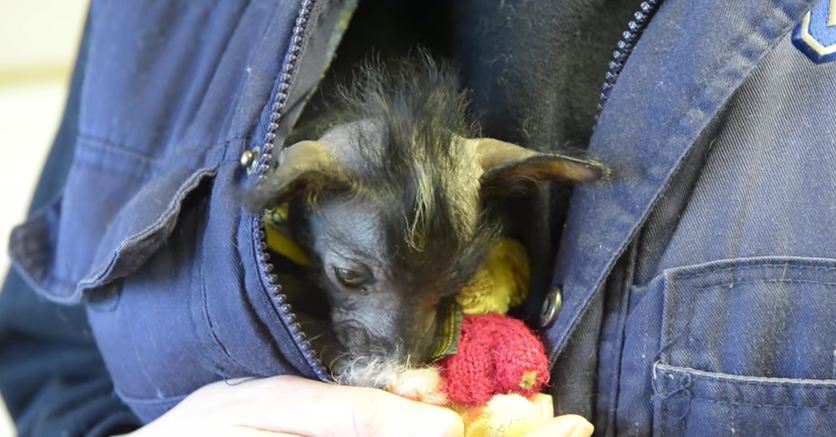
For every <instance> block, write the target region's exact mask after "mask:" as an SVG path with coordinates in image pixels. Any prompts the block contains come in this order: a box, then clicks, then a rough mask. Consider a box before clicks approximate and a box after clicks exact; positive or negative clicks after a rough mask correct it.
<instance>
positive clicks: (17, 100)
mask: <svg viewBox="0 0 836 437" xmlns="http://www.w3.org/2000/svg"><path fill="white" fill-rule="evenodd" d="M87 3H88V2H87V0H29V1H20V0H0V11H2V12H0V201H2V203H3V207H2V208H0V245H2V247H3V251H2V255H0V271H2V272H3V275H5V272H6V270H7V269H8V268H9V258H8V255H7V254H6V250H5V248H6V247H7V243H8V236H9V235H8V234H9V231H10V230H11V228H12V226H14V225H15V224H17V223H19V222H21V221H22V220H23V219H24V217H25V215H26V209H27V207H28V204H29V198H30V197H31V196H32V193H33V191H34V187H35V182H36V180H37V177H38V176H39V174H40V171H41V167H42V166H43V163H44V160H45V159H46V155H47V152H48V150H49V146H50V143H51V142H52V138H53V136H54V135H55V132H56V129H57V127H58V122H59V119H60V115H61V112H62V109H63V107H64V99H65V98H66V92H67V85H68V83H69V77H70V71H71V68H72V65H73V61H74V59H75V52H76V48H77V46H78V42H79V38H80V34H81V29H82V26H83V23H84V17H85V14H86V11H87ZM13 435H15V433H14V427H13V426H12V424H11V421H10V420H9V417H8V414H7V412H6V409H5V406H3V405H2V403H0V437H7V436H13Z"/></svg>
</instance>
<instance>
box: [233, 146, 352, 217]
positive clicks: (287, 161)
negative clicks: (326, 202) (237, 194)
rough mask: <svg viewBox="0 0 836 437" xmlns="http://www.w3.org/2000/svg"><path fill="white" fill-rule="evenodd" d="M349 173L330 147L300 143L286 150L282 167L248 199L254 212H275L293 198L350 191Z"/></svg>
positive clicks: (246, 200) (260, 183)
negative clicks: (269, 209) (347, 175)
mask: <svg viewBox="0 0 836 437" xmlns="http://www.w3.org/2000/svg"><path fill="white" fill-rule="evenodd" d="M349 185H350V184H349V182H348V178H347V177H346V175H345V169H344V168H343V167H342V165H340V164H339V163H338V162H337V160H336V159H335V158H334V155H333V154H332V152H331V149H330V147H329V146H328V144H326V143H324V142H321V141H300V142H298V143H296V144H294V145H292V146H290V147H287V148H285V149H283V150H282V152H281V155H280V157H279V162H278V166H277V167H276V168H275V169H273V170H271V171H270V173H268V174H267V175H266V176H265V177H264V179H263V180H262V181H260V182H259V184H258V185H257V186H256V187H255V188H253V189H252V190H251V191H250V192H249V193H247V197H246V199H245V203H246V204H247V206H248V207H249V208H250V209H251V210H253V211H259V210H261V209H263V208H273V207H276V206H278V205H279V204H281V203H282V202H284V201H286V200H288V199H289V198H291V197H293V196H307V197H308V198H309V199H312V198H314V197H315V196H316V194H317V193H318V192H319V191H322V190H326V189H329V190H337V189H346V187H348V186H349Z"/></svg>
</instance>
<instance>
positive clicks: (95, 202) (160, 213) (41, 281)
mask: <svg viewBox="0 0 836 437" xmlns="http://www.w3.org/2000/svg"><path fill="white" fill-rule="evenodd" d="M75 170H79V171H76V172H75V174H71V176H70V178H69V179H68V181H67V188H66V190H65V193H67V194H66V195H64V196H62V197H60V198H58V199H56V200H55V201H53V202H52V203H51V204H49V205H47V206H46V207H45V208H43V209H41V210H40V211H38V212H37V213H35V214H34V215H33V216H32V217H31V218H30V219H29V220H27V221H26V222H25V223H23V224H21V225H19V226H17V227H16V228H15V229H14V230H13V231H12V235H11V238H10V243H9V252H10V255H11V258H12V261H13V264H14V266H15V268H16V269H17V270H18V271H19V272H20V274H21V275H22V276H23V277H24V278H25V279H26V281H27V282H28V283H29V284H30V285H31V286H32V287H33V288H34V289H35V290H36V291H37V292H38V293H39V294H41V295H42V296H44V297H46V298H47V299H49V300H52V301H54V302H59V303H66V304H72V303H78V302H80V301H81V300H82V298H83V296H84V293H85V291H87V290H91V289H95V288H98V287H102V286H105V285H107V284H108V283H109V282H111V281H113V280H114V279H117V278H121V277H124V276H126V275H128V274H130V273H132V272H134V271H135V270H136V269H138V268H139V267H140V266H142V264H143V263H145V261H146V260H147V259H148V257H150V256H151V255H152V254H153V253H154V251H156V249H157V248H159V247H160V245H162V244H163V243H164V242H165V240H166V237H168V236H169V234H170V233H171V232H172V230H173V229H174V225H175V224H176V222H177V217H178V216H179V214H180V210H181V207H182V204H183V200H184V199H185V198H186V196H188V195H189V194H190V193H192V192H193V191H194V190H195V189H196V188H197V187H198V186H200V185H201V183H203V182H204V181H205V180H207V179H208V178H210V177H211V176H212V175H213V174H214V170H212V169H200V170H194V169H187V168H178V169H173V170H170V171H167V172H165V173H163V174H160V175H157V176H155V177H153V178H152V179H150V180H130V179H126V178H118V177H112V176H113V175H108V174H107V173H106V172H102V171H95V170H92V169H89V168H83V169H75ZM82 185H83V186H84V189H79V187H80V186H82ZM91 187H95V189H91Z"/></svg>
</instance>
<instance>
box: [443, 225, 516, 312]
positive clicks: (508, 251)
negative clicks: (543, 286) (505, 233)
mask: <svg viewBox="0 0 836 437" xmlns="http://www.w3.org/2000/svg"><path fill="white" fill-rule="evenodd" d="M530 276H531V272H530V271H529V266H528V255H527V254H526V252H525V247H523V245H522V244H520V243H519V242H518V241H516V240H513V239H511V238H503V239H502V240H500V242H499V243H497V244H496V246H494V247H493V248H491V251H490V252H489V253H488V256H487V257H486V258H485V262H484V263H483V264H482V267H480V268H479V270H478V271H477V272H476V275H475V276H474V277H473V279H471V280H470V282H469V283H468V284H467V285H466V286H465V287H464V288H463V289H462V290H461V291H460V292H459V294H458V295H457V296H456V302H458V304H459V305H461V307H462V312H464V314H489V313H500V314H505V313H507V312H508V309H509V308H510V307H513V306H517V305H520V304H522V303H523V302H524V301H525V298H526V297H527V296H528V281H529V278H530Z"/></svg>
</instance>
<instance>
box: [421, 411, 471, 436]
mask: <svg viewBox="0 0 836 437" xmlns="http://www.w3.org/2000/svg"><path fill="white" fill-rule="evenodd" d="M427 416H429V417H427V422H426V423H425V424H424V425H425V426H426V428H425V431H426V435H428V436H438V437H462V436H463V435H464V424H463V423H462V419H461V417H459V415H458V414H456V413H455V412H453V411H452V410H448V409H446V408H445V409H442V408H439V409H438V412H434V414H432V415H427ZM422 435H424V434H422Z"/></svg>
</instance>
